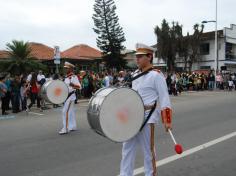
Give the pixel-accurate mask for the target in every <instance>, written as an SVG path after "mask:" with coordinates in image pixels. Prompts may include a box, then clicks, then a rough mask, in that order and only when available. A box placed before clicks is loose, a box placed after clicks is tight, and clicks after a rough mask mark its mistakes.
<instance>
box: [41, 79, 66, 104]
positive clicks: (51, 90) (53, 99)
mask: <svg viewBox="0 0 236 176" xmlns="http://www.w3.org/2000/svg"><path fill="white" fill-rule="evenodd" d="M68 94H69V89H68V87H67V85H66V84H65V83H64V82H63V81H61V80H49V81H47V82H45V83H44V84H43V86H42V87H41V90H40V96H41V97H42V98H43V99H44V100H46V101H48V102H50V103H53V104H61V103H64V102H65V101H66V99H67V97H68Z"/></svg>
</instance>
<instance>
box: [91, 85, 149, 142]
mask: <svg viewBox="0 0 236 176" xmlns="http://www.w3.org/2000/svg"><path fill="white" fill-rule="evenodd" d="M107 88H115V89H113V90H112V91H111V92H113V91H115V90H117V89H124V88H125V89H130V90H132V91H134V92H135V93H136V94H137V95H138V97H139V98H140V100H141V102H142V104H143V122H144V121H145V110H144V102H143V100H142V98H141V96H140V95H139V93H138V92H137V91H136V90H134V89H132V88H129V87H115V86H111V87H106V88H101V90H100V89H99V90H97V91H96V92H95V94H96V93H98V92H100V91H102V90H104V89H107ZM106 98H107V96H105V97H104V99H103V101H102V103H101V105H100V106H101V107H102V105H103V103H104V101H105V99H106ZM93 99H94V96H93V97H92V98H91V101H92V100H93ZM89 104H90V101H89ZM88 109H89V108H88ZM87 112H88V111H87ZM100 113H101V111H99V113H98V117H99V116H100ZM142 124H143V123H142ZM142 124H141V126H142ZM99 125H100V126H101V123H100V119H99ZM140 128H141V127H140ZM101 130H102V133H103V134H104V136H105V137H106V138H107V139H109V140H110V141H113V142H115V143H122V142H126V141H128V140H130V139H131V138H133V137H134V136H136V135H137V134H138V133H136V134H135V135H134V136H133V137H131V138H129V139H127V140H125V141H116V140H114V139H111V138H109V137H108V136H107V135H106V134H105V133H104V131H103V129H102V127H101ZM139 130H140V129H139ZM94 131H95V130H94Z"/></svg>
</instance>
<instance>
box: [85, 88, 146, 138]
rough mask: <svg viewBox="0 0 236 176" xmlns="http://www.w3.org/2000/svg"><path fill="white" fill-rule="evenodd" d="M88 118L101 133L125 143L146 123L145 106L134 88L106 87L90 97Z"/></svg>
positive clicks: (91, 124)
mask: <svg viewBox="0 0 236 176" xmlns="http://www.w3.org/2000/svg"><path fill="white" fill-rule="evenodd" d="M87 117H88V122H89V125H90V126H91V128H92V129H93V130H94V131H96V132H97V133H98V134H100V135H102V136H104V137H106V138H108V139H110V140H112V141H114V142H124V141H127V140H129V139H131V138H132V137H134V136H135V135H136V134H137V133H138V132H139V130H140V128H141V126H142V124H143V122H144V105H143V101H142V99H141V97H140V96H139V94H138V93H137V92H136V91H134V90H133V89H130V88H126V87H120V88H116V87H110V88H102V89H100V90H98V91H97V92H96V93H95V94H94V96H93V97H92V98H91V99H90V101H89V107H88V110H87Z"/></svg>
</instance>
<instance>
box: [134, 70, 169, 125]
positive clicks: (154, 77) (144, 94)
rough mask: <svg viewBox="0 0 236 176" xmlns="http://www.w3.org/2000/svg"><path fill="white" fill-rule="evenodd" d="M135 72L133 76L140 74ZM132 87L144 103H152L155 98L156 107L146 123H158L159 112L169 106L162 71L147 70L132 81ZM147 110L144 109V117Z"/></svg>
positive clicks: (147, 112)
mask: <svg viewBox="0 0 236 176" xmlns="http://www.w3.org/2000/svg"><path fill="white" fill-rule="evenodd" d="M140 73H141V72H135V74H134V75H133V76H136V75H138V74H140ZM132 89H134V90H135V91H137V92H138V94H139V95H140V96H141V98H142V100H143V103H144V105H153V104H154V103H155V100H157V107H156V109H155V111H154V112H153V114H152V116H151V117H150V119H149V121H148V123H158V121H159V118H160V112H161V110H162V109H165V108H166V107H169V108H171V103H170V97H169V93H168V89H167V85H166V80H165V77H164V75H163V74H162V73H160V72H157V71H155V70H151V71H149V72H148V73H147V74H145V75H143V76H141V77H139V78H138V79H136V80H134V81H133V82H132ZM149 111H150V110H148V111H145V117H147V116H148V114H149Z"/></svg>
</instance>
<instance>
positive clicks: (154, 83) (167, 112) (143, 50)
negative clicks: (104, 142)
mask: <svg viewBox="0 0 236 176" xmlns="http://www.w3.org/2000/svg"><path fill="white" fill-rule="evenodd" d="M136 51H137V52H136V58H137V65H138V67H139V70H138V71H136V72H135V74H136V75H137V74H140V73H141V72H144V71H146V70H149V69H150V71H149V72H148V73H147V74H145V75H143V76H141V77H139V78H138V79H136V80H134V81H133V82H132V88H133V89H134V90H136V91H137V92H138V93H139V95H140V96H141V98H142V100H143V102H144V105H145V106H144V109H145V117H147V116H148V114H149V112H150V111H151V109H152V108H154V104H155V102H156V103H157V106H156V107H155V110H154V111H153V113H152V115H151V116H150V119H149V120H148V122H147V124H146V125H145V126H144V128H143V129H142V131H141V132H139V133H138V134H137V135H136V136H134V137H133V138H131V139H130V140H128V141H127V142H124V143H123V148H122V160H121V166H120V176H132V175H133V169H134V161H135V155H136V147H137V145H141V147H142V151H143V154H144V168H145V176H156V175H157V169H156V152H155V143H154V124H155V123H157V122H158V119H159V117H160V116H161V117H162V122H163V124H164V126H165V128H166V130H168V129H171V128H172V124H171V118H172V110H171V103H170V98H169V94H168V89H167V85H166V80H165V78H164V76H163V74H162V73H161V72H160V71H157V70H155V69H152V70H151V68H152V60H153V52H154V51H155V49H154V48H152V47H149V46H147V45H144V44H136ZM136 75H134V76H136Z"/></svg>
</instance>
